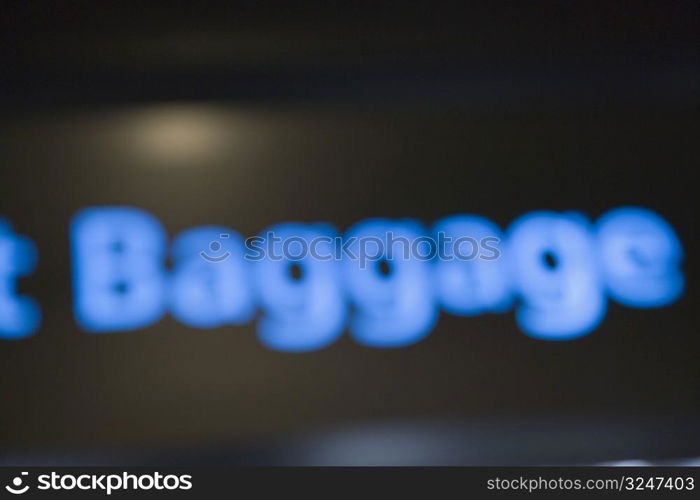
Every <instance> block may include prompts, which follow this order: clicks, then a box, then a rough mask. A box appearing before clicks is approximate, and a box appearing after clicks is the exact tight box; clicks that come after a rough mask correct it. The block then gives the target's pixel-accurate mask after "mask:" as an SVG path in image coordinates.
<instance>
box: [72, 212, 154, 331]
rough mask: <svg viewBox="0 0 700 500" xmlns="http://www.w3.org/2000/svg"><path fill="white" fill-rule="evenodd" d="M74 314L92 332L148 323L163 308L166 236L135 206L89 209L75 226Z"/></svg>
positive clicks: (79, 214) (73, 243)
mask: <svg viewBox="0 0 700 500" xmlns="http://www.w3.org/2000/svg"><path fill="white" fill-rule="evenodd" d="M71 241H72V250H73V252H72V253H73V294H74V308H75V317H76V319H77V321H78V323H79V324H80V325H81V326H82V327H83V328H84V329H85V330H87V331H90V332H111V331H123V330H133V329H136V328H144V327H146V326H148V325H150V324H152V323H154V322H155V321H157V320H158V319H159V318H160V317H161V316H162V315H163V314H164V312H165V307H166V294H165V270H164V267H163V266H164V261H165V248H166V236H165V232H164V231H163V228H162V227H161V225H160V223H159V222H158V220H157V219H156V218H155V217H153V216H151V215H150V214H148V213H146V212H144V211H142V210H138V209H135V208H127V207H104V208H90V209H86V210H83V211H82V212H80V213H78V214H77V215H76V216H75V218H74V219H73V222H72V225H71Z"/></svg>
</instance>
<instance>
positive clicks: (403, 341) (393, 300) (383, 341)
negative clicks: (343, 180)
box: [343, 219, 437, 347]
mask: <svg viewBox="0 0 700 500" xmlns="http://www.w3.org/2000/svg"><path fill="white" fill-rule="evenodd" d="M390 233H391V235H392V238H391V239H393V240H399V239H401V238H406V239H407V240H409V241H414V240H415V239H416V238H418V237H420V236H422V235H424V234H425V231H423V228H422V227H421V226H420V224H418V223H417V222H414V221H407V220H402V221H392V220H388V219H370V220H367V221H363V222H359V223H358V224H356V225H355V226H353V227H352V228H350V230H349V231H348V233H347V234H346V239H348V240H352V239H353V238H358V239H359V238H364V239H365V241H368V240H367V238H370V237H371V238H378V239H380V240H383V241H385V242H386V241H389V240H390V238H389V236H388V235H389V234H390ZM349 249H350V251H351V252H352V253H354V254H355V255H361V254H363V252H361V249H360V243H359V241H354V242H353V243H352V244H350V245H349ZM368 250H369V249H368ZM384 250H385V253H386V252H389V251H391V252H393V255H390V256H389V255H373V257H374V260H372V261H370V262H364V261H363V260H362V259H349V258H345V259H344V260H343V271H344V278H345V284H346V287H347V291H348V294H349V296H350V299H351V301H352V303H353V304H354V306H355V315H354V316H353V318H352V320H351V322H350V331H351V333H352V335H353V336H354V337H355V339H356V340H357V341H358V342H360V343H362V344H365V345H369V346H374V347H400V346H405V345H408V344H412V343H414V342H417V341H419V340H421V339H422V338H424V337H425V336H426V335H428V334H429V333H430V331H431V330H432V328H433V326H434V325H435V322H436V319H437V306H436V303H435V302H436V301H435V296H434V295H435V294H434V291H433V285H432V279H431V265H430V263H429V262H427V261H422V260H419V259H416V258H414V256H410V257H411V258H408V259H406V258H404V251H405V248H404V246H403V243H402V242H401V241H396V242H395V243H391V242H390V244H389V245H388V246H387V247H385V248H384ZM382 257H384V258H386V265H388V273H387V274H384V273H382V271H381V263H382V260H381V259H382Z"/></svg>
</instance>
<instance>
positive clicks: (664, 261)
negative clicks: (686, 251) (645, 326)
mask: <svg viewBox="0 0 700 500" xmlns="http://www.w3.org/2000/svg"><path fill="white" fill-rule="evenodd" d="M597 229H598V249H599V252H600V256H601V262H602V264H603V269H604V271H605V273H604V276H605V283H606V285H607V288H608V293H609V294H610V296H611V297H612V298H613V299H614V300H615V301H617V302H619V303H620V304H624V305H626V306H631V307H660V306H665V305H668V304H670V303H672V302H675V301H676V300H677V299H678V298H679V297H680V296H681V295H682V294H683V287H684V284H685V279H684V277H683V273H682V271H681V268H680V265H681V262H682V260H683V248H682V247H681V243H680V241H679V239H678V236H676V233H675V232H674V231H673V228H671V226H670V225H669V224H668V223H667V222H666V221H665V220H663V219H662V218H661V217H660V216H659V215H657V214H656V213H654V212H652V211H651V210H647V209H644V208H636V207H624V208H617V209H614V210H611V211H609V212H607V213H606V214H605V215H603V216H602V217H601V218H600V219H599V220H598V224H597Z"/></svg>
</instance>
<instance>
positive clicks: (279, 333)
mask: <svg viewBox="0 0 700 500" xmlns="http://www.w3.org/2000/svg"><path fill="white" fill-rule="evenodd" d="M334 236H335V231H334V230H333V229H332V228H331V227H330V226H327V225H324V224H313V225H312V224H309V225H306V224H295V223H288V224H280V225H278V226H274V227H271V228H269V229H268V230H267V231H266V232H264V233H262V234H261V238H262V239H263V240H264V243H265V248H266V249H267V250H268V251H269V252H268V253H267V254H265V255H264V256H263V257H262V258H261V259H260V260H257V262H254V263H253V271H254V272H253V275H254V277H255V288H256V291H257V294H258V297H259V300H260V306H261V307H262V309H263V311H264V313H265V314H264V316H263V317H262V318H260V320H259V322H258V336H259V337H260V340H261V341H262V342H263V343H264V344H265V345H266V346H268V347H270V348H272V349H276V350H279V351H297V352H298V351H311V350H315V349H321V348H322V347H325V346H327V345H329V344H331V343H333V342H334V341H335V340H336V339H337V338H338V337H339V336H340V335H341V334H342V333H343V328H344V326H345V318H346V311H347V307H346V304H345V301H344V298H343V293H342V287H341V285H340V277H339V275H338V273H339V266H338V262H337V261H336V260H335V259H333V250H334V248H333V244H332V240H333V237H334Z"/></svg>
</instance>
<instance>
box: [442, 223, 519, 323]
mask: <svg viewBox="0 0 700 500" xmlns="http://www.w3.org/2000/svg"><path fill="white" fill-rule="evenodd" d="M433 237H434V238H435V240H436V241H437V242H438V244H440V245H441V246H442V247H443V248H444V251H443V253H442V254H441V255H438V259H437V260H436V262H435V281H436V283H435V286H436V289H437V294H438V297H439V299H440V302H441V304H442V307H443V309H444V310H445V311H447V312H449V313H452V314H458V315H464V316H471V315H475V314H481V313H484V312H489V311H490V312H502V311H505V310H507V309H508V308H509V307H510V306H511V304H512V294H511V289H510V283H509V282H508V273H507V271H508V270H507V266H506V259H505V257H504V256H503V255H502V245H501V240H502V235H501V230H500V229H499V228H498V226H496V225H495V224H494V223H493V222H491V221H489V220H488V219H485V218H483V217H479V216H475V215H455V216H452V217H446V218H444V219H442V220H440V221H438V222H436V223H435V225H434V227H433ZM487 243H488V244H489V245H488V250H484V248H485V247H484V245H486V244H487Z"/></svg>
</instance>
